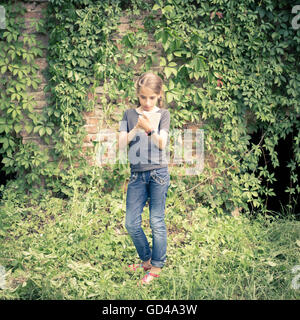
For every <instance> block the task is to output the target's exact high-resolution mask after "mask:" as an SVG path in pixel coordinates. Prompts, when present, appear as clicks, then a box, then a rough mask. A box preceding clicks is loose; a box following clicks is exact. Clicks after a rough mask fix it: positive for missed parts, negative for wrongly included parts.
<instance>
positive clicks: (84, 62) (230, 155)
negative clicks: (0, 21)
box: [0, 0, 300, 213]
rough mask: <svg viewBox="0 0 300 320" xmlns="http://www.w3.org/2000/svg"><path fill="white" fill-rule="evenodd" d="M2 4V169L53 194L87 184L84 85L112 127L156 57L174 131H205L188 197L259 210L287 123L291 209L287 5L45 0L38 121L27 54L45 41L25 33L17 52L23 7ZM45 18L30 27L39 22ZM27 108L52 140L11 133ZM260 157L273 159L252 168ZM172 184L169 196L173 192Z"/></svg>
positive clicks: (295, 191) (292, 76)
mask: <svg viewBox="0 0 300 320" xmlns="http://www.w3.org/2000/svg"><path fill="white" fill-rule="evenodd" d="M6 6H7V11H8V14H9V16H10V18H9V23H8V28H7V30H5V31H0V36H1V38H0V39H1V41H0V45H1V48H2V49H3V50H1V59H0V70H1V72H2V74H5V77H3V78H2V80H1V84H2V85H4V86H5V90H4V91H3V92H2V93H1V119H0V121H1V123H0V128H1V133H2V136H1V138H0V139H1V143H2V147H1V152H2V153H3V154H4V157H3V163H4V164H5V171H6V172H7V173H9V172H19V173H20V177H21V179H24V177H25V180H26V182H27V183H28V186H31V184H32V183H37V182H38V177H40V176H42V177H43V178H44V182H45V187H46V188H48V190H52V191H54V192H61V193H63V194H65V195H66V196H70V195H72V194H73V187H74V185H76V186H77V187H76V188H79V190H81V191H83V192H85V191H86V190H87V188H89V186H90V184H89V183H88V182H86V181H90V180H92V179H93V170H90V168H89V166H88V165H87V163H86V161H85V158H84V156H83V152H82V148H81V146H82V141H83V138H84V136H85V134H86V132H85V131H84V129H83V124H84V120H83V117H82V113H83V111H90V110H93V108H94V105H95V101H94V100H93V99H87V96H88V93H89V92H92V94H93V93H94V92H93V90H94V88H95V87H98V86H102V87H103V91H104V94H103V95H102V97H101V105H102V108H103V112H104V117H103V119H101V123H100V124H99V126H100V127H103V126H109V125H112V124H114V123H116V121H118V120H120V116H119V115H117V114H116V110H119V111H123V110H124V109H126V108H127V107H128V104H135V103H136V97H135V89H134V86H133V79H134V77H135V76H136V75H137V74H140V73H141V72H143V71H147V70H151V69H152V68H155V66H157V65H159V66H160V67H161V68H162V72H160V71H159V74H160V76H161V77H163V78H164V80H165V93H166V103H167V105H168V106H169V109H170V111H171V117H172V122H171V126H172V128H184V127H185V126H186V125H188V124H192V123H193V124H197V123H199V122H203V128H204V130H205V152H206V166H205V169H204V171H203V173H202V174H200V175H198V176H195V177H192V178H190V177H189V178H188V179H185V180H184V181H185V182H186V187H185V188H184V189H183V190H182V192H180V197H183V198H184V197H185V193H187V192H188V190H192V191H193V192H192V194H189V196H190V197H191V199H192V200H191V201H196V202H201V203H202V205H203V206H205V207H207V208H208V209H209V210H211V211H214V212H218V213H224V212H227V213H230V212H232V211H233V210H234V209H236V208H240V210H244V212H246V213H250V212H252V210H260V211H261V212H264V213H266V212H267V209H266V206H265V199H266V198H268V197H271V196H274V195H275V193H274V190H273V189H272V187H265V182H266V181H267V182H268V183H270V184H272V182H274V181H275V177H274V173H273V170H274V168H276V167H278V165H279V160H278V154H277V152H276V146H277V145H278V142H279V141H280V140H281V139H285V138H286V136H287V135H288V134H289V133H290V132H292V131H293V130H294V131H295V132H296V133H297V135H296V136H294V143H293V145H292V146H291V148H292V150H293V157H292V159H291V160H290V161H289V163H288V164H287V166H288V168H289V169H290V185H289V186H287V188H286V192H287V193H289V194H290V203H289V206H288V209H289V210H293V206H294V205H295V204H296V202H297V199H298V195H299V191H300V186H299V179H298V175H297V169H298V166H299V159H300V150H299V139H300V136H299V114H300V112H299V101H300V99H299V94H300V90H299V83H300V81H299V80H300V78H299V74H300V73H299V45H298V44H299V39H300V34H299V33H300V31H299V30H294V29H292V28H291V27H290V20H291V17H292V15H291V8H292V3H291V4H290V5H286V2H285V1H281V0H277V1H271V0H267V1H264V2H262V1H254V0H243V1H239V2H235V1H224V0H214V1H206V2H203V1H192V0H187V1H182V0H167V1H161V0H155V1H139V0H134V1H121V0H120V1H113V2H110V1H101V2H99V1H92V0H81V1H65V0H51V1H49V6H48V9H47V21H46V22H45V26H46V29H47V32H48V33H49V35H50V40H49V47H48V51H49V55H48V62H49V75H50V76H49V78H50V80H49V83H48V85H47V87H46V89H45V90H46V91H49V92H50V93H51V96H50V98H49V101H48V105H47V107H46V108H44V112H43V115H42V116H41V117H37V116H36V115H35V114H34V112H33V111H32V102H31V101H30V99H29V98H28V97H27V95H26V93H25V91H26V85H32V87H33V88H34V87H36V86H37V83H38V82H37V79H36V78H35V68H34V64H33V61H34V58H35V57H37V56H38V55H39V54H40V53H41V51H40V47H39V46H38V45H37V44H36V42H35V40H34V37H33V36H28V37H24V40H23V42H24V43H27V44H28V45H32V46H33V48H31V49H30V50H27V51H26V50H25V49H22V46H20V41H19V40H18V37H19V35H20V27H21V24H18V23H15V14H19V15H22V14H24V11H23V9H22V8H21V7H16V8H15V9H14V11H15V12H16V13H14V14H13V13H12V5H11V4H10V5H6ZM144 12H146V15H145V16H144V20H143V23H144V25H143V26H142V27H139V26H137V25H135V24H134V21H135V17H137V16H140V15H141V14H143V13H144ZM124 16H126V17H129V19H131V23H132V25H133V27H134V28H135V29H134V32H132V31H129V32H125V34H123V35H122V37H121V38H120V39H118V38H116V37H117V35H116V34H117V30H118V24H119V23H120V19H121V18H122V17H124ZM43 25H44V23H43V22H40V23H36V26H38V28H41V26H43ZM40 31H41V30H40ZM149 36H153V37H154V40H155V41H156V43H157V45H158V46H161V48H162V56H161V58H160V59H159V60H158V61H157V52H156V51H155V50H153V49H148V45H149ZM150 38H151V37H150ZM113 39H114V40H113ZM121 45H122V50H120V46H121ZM21 61H26V64H25V65H24V64H21ZM31 63H32V64H33V66H32V67H29V66H30V64H31ZM137 65H138V66H139V68H138V69H137V68H136V66H137ZM118 114H119V113H118ZM24 115H26V116H27V118H28V119H30V120H28V121H29V122H26V124H25V128H26V130H29V131H31V130H33V131H34V132H35V133H38V135H39V136H40V137H41V138H42V139H43V141H44V142H45V143H46V144H49V145H50V144H53V147H52V148H50V149H49V150H47V151H44V150H41V151H37V150H36V151H33V150H34V148H35V147H34V146H30V145H25V146H24V147H23V146H21V141H20V138H19V137H18V132H19V131H20V130H21V121H22V119H23V117H24ZM257 132H261V139H260V141H259V143H256V144H255V143H253V142H251V134H253V133H257ZM94 151H95V150H93V151H92V152H94ZM31 153H34V155H33V157H34V159H35V160H34V162H32V163H31V159H32V158H31V156H28V155H29V154H31ZM86 154H87V152H86ZM266 155H267V156H268V157H269V158H270V162H265V165H263V166H262V165H259V163H260V160H261V159H262V158H265V157H266ZM50 157H51V158H53V160H54V161H55V162H56V163H57V162H58V163H59V164H62V166H61V167H59V170H58V169H57V168H56V169H55V170H54V169H53V168H54V165H53V164H51V162H49V161H48V159H49V158H50ZM17 159H18V160H17ZM76 163H77V164H78V166H77V167H75V164H76ZM211 163H213V166H211ZM108 170H109V172H110V173H111V175H110V178H108V180H107V181H106V182H105V185H107V184H109V182H110V183H114V182H115V181H117V180H118V179H117V177H120V176H121V177H124V178H125V177H126V175H127V174H128V166H122V165H112V166H110V167H108ZM82 172H85V175H83V174H82ZM175 172H176V173H177V171H176V170H174V175H173V181H174V186H175V185H176V173H175ZM75 181H76V182H75ZM102 181H104V180H103V179H102ZM28 186H27V187H28ZM172 192H173V194H174V196H175V195H176V192H175V189H174V190H173V191H172Z"/></svg>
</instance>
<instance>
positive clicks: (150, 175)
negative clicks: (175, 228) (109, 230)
mask: <svg viewBox="0 0 300 320" xmlns="http://www.w3.org/2000/svg"><path fill="white" fill-rule="evenodd" d="M169 186H170V174H169V171H168V167H163V168H158V169H152V170H148V171H142V172H131V176H130V181H129V183H128V188H127V197H126V219H125V227H126V229H127V231H128V233H129V235H130V236H131V239H132V241H133V243H134V245H135V247H136V250H137V253H138V255H139V257H140V259H141V260H142V261H147V260H149V259H151V264H152V265H153V266H155V267H159V268H162V267H163V266H164V263H165V261H166V256H167V255H166V254H167V228H166V224H165V203H166V198H167V192H168V189H169ZM148 198H149V213H150V227H151V230H152V251H151V249H150V247H149V243H148V241H147V238H146V235H145V233H144V231H143V229H142V227H141V224H142V212H143V209H144V206H145V204H146V202H147V200H148Z"/></svg>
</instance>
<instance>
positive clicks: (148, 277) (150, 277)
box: [138, 271, 159, 284]
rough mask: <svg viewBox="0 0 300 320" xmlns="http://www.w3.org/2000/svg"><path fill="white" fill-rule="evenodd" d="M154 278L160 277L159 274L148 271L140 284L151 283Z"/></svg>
mask: <svg viewBox="0 0 300 320" xmlns="http://www.w3.org/2000/svg"><path fill="white" fill-rule="evenodd" d="M154 278H159V274H156V273H152V272H150V271H148V272H147V273H146V275H145V276H144V278H143V279H142V280H140V281H139V282H138V284H149V283H150V282H151V281H152V280H153V279H154Z"/></svg>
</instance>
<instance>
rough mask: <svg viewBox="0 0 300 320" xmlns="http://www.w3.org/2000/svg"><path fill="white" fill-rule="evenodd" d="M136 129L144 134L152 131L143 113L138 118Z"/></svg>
mask: <svg viewBox="0 0 300 320" xmlns="http://www.w3.org/2000/svg"><path fill="white" fill-rule="evenodd" d="M137 127H138V128H141V129H144V130H145V131H146V132H150V131H151V130H152V126H151V122H150V120H149V118H148V117H147V116H146V115H145V114H144V113H143V115H142V116H140V117H139V118H138V122H137Z"/></svg>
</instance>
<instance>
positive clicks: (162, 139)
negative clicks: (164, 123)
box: [151, 130, 168, 150]
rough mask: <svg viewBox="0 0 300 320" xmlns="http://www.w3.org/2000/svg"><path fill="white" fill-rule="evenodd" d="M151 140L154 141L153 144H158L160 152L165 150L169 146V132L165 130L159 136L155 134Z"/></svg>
mask: <svg viewBox="0 0 300 320" xmlns="http://www.w3.org/2000/svg"><path fill="white" fill-rule="evenodd" d="M151 137H152V138H151V139H153V142H154V143H155V144H156V146H157V147H158V148H159V149H160V150H164V149H165V147H166V144H167V140H168V132H167V131H165V130H160V134H158V133H157V132H155V133H153V134H152V135H151Z"/></svg>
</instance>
